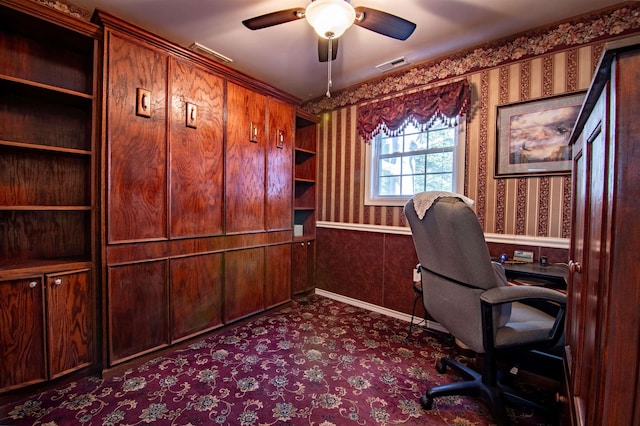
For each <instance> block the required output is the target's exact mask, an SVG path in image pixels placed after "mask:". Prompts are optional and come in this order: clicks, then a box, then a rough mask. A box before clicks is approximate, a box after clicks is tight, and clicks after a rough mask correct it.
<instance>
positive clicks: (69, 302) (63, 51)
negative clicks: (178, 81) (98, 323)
mask: <svg viewBox="0 0 640 426" xmlns="http://www.w3.org/2000/svg"><path fill="white" fill-rule="evenodd" d="M99 37H100V31H99V28H98V27H97V26H95V25H93V24H90V23H86V22H81V21H78V20H76V19H74V18H71V17H69V16H66V15H64V14H62V13H58V12H56V11H54V10H52V9H49V8H46V7H43V6H40V5H37V4H35V3H32V2H29V1H19V0H10V1H4V2H2V5H0V57H1V58H2V59H1V60H0V241H2V243H1V244H0V293H2V297H1V298H0V304H1V305H0V319H1V320H0V359H2V363H1V366H0V370H1V371H0V392H3V391H4V390H8V389H13V388H16V387H22V386H26V385H28V384H31V383H36V382H39V381H45V380H49V379H51V378H55V377H57V376H60V375H63V374H65V373H68V372H70V371H74V370H77V369H79V368H82V367H85V366H88V365H91V364H94V363H95V356H94V354H95V349H94V339H93V337H94V332H95V330H94V327H95V304H96V301H95V298H94V297H95V292H94V291H93V286H95V280H94V279H93V274H94V271H95V268H94V262H95V258H96V252H95V247H96V241H97V237H96V233H95V232H94V231H95V226H96V223H97V219H96V217H97V216H96V214H97V210H98V207H97V206H98V204H97V197H96V196H95V194H96V187H97V180H96V172H95V170H96V167H95V162H96V161H97V159H96V156H95V151H96V142H95V141H96V132H97V126H96V121H97V119H96V114H95V111H96V108H97V105H98V104H99V98H98V96H97V89H96V88H97V78H96V72H97V67H96V66H95V64H96V63H97V57H98V55H97V51H98V38H99ZM78 270H82V271H83V272H82V273H80V272H77V273H76V272H74V273H72V274H68V273H66V272H65V273H63V274H61V273H60V271H78ZM54 273H55V274H59V275H57V278H55V279H56V280H57V279H61V281H60V284H59V285H57V284H54V283H52V282H50V278H49V277H52V275H50V274H54ZM45 287H46V291H45ZM46 342H48V344H47V343H46Z"/></svg>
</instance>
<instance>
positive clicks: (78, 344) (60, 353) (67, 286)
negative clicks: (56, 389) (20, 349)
mask: <svg viewBox="0 0 640 426" xmlns="http://www.w3.org/2000/svg"><path fill="white" fill-rule="evenodd" d="M58 280H59V281H58ZM46 282H47V330H48V334H47V336H48V340H47V341H48V345H47V347H48V356H49V376H50V377H51V378H55V377H58V376H61V375H63V374H65V373H68V372H70V371H73V370H77V369H79V368H82V367H86V366H87V365H89V364H90V363H91V362H92V360H93V359H94V355H93V351H94V338H95V330H94V328H93V327H94V318H95V313H94V312H95V303H93V301H94V300H95V299H94V298H93V296H94V293H93V291H92V288H93V286H92V283H91V280H90V271H87V270H85V271H74V272H71V273H66V272H65V273H62V274H52V275H48V276H47V277H46Z"/></svg>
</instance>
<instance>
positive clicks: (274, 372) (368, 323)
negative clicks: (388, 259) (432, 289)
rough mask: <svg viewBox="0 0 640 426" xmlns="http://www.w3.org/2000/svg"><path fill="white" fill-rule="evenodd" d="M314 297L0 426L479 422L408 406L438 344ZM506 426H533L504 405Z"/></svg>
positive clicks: (35, 405)
mask: <svg viewBox="0 0 640 426" xmlns="http://www.w3.org/2000/svg"><path fill="white" fill-rule="evenodd" d="M407 326H408V324H407V323H406V322H404V321H399V320H396V319H393V318H389V317H385V316H382V315H379V314H376V313H372V312H369V311H366V310H363V309H360V308H355V307H352V306H349V305H345V304H343V303H340V302H336V301H334V300H331V299H327V298H324V297H320V296H315V295H314V296H310V297H308V298H305V299H301V300H298V301H295V302H293V303H292V304H291V305H290V306H288V307H286V308H284V309H281V310H278V311H276V312H272V313H269V314H267V315H265V316H261V317H259V318H255V319H252V320H250V321H249V322H246V323H243V324H242V325H238V326H236V327H232V328H230V329H228V330H225V331H223V332H221V333H220V334H217V335H214V336H212V337H209V338H207V339H204V340H202V341H199V342H197V343H194V344H192V345H190V346H189V347H187V348H185V349H180V350H176V351H174V352H171V353H170V354H168V355H166V356H162V357H159V358H156V359H154V360H152V361H149V362H147V363H145V364H142V365H139V366H137V367H135V368H132V369H130V370H127V371H126V372H124V373H123V374H122V375H120V376H118V377H115V378H111V379H108V380H107V379H100V378H97V377H90V378H87V379H84V380H81V381H78V382H73V383H71V384H69V385H68V386H67V387H64V388H61V389H55V390H51V391H48V392H44V393H42V394H39V395H34V396H32V397H30V398H28V399H25V400H22V401H20V402H17V403H15V404H11V405H9V406H4V407H0V425H32V424H38V425H71V424H74V425H76V424H77V425H139V424H148V423H154V424H158V425H198V424H209V425H216V424H224V425H256V426H258V425H273V424H278V425H318V426H331V425H354V426H356V425H394V424H404V425H425V424H428V425H489V424H493V418H492V416H491V414H490V413H489V412H488V409H487V406H486V405H485V404H484V403H482V402H478V401H476V400H474V399H471V398H466V397H445V398H440V399H436V401H435V403H434V407H433V410H431V411H424V410H423V409H422V408H421V407H420V403H419V399H420V396H421V395H422V394H423V393H424V391H425V390H426V389H427V388H428V387H429V386H433V385H436V384H442V383H448V382H451V381H454V380H456V379H457V378H456V377H455V376H454V375H453V373H450V372H448V373H447V374H444V375H441V374H438V373H437V372H436V370H435V363H436V360H437V359H438V358H440V357H442V356H445V355H449V346H448V341H447V339H445V338H442V337H441V336H439V335H437V334H431V333H426V332H423V331H422V330H420V329H416V332H415V333H414V336H412V338H411V339H410V340H409V341H406V340H405V337H406V333H407ZM508 414H509V416H510V418H511V420H512V422H513V424H517V425H540V424H544V422H543V421H542V420H541V418H540V417H539V416H536V415H535V413H531V412H530V411H526V410H520V409H517V410H516V409H508Z"/></svg>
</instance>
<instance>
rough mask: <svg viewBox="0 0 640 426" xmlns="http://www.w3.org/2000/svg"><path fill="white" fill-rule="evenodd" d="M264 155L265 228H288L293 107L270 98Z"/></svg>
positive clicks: (290, 217)
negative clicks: (265, 164) (267, 133)
mask: <svg viewBox="0 0 640 426" xmlns="http://www.w3.org/2000/svg"><path fill="white" fill-rule="evenodd" d="M278 139H281V140H278ZM266 152H267V176H266V190H267V198H266V204H265V207H266V229H267V230H278V229H291V228H292V226H291V225H292V223H291V220H292V213H291V209H292V206H293V202H292V201H293V200H292V196H293V195H292V192H293V189H292V186H293V180H292V179H291V175H292V173H293V162H292V158H293V107H292V106H291V105H287V104H284V103H282V102H277V101H275V100H273V99H269V139H268V141H267V146H266Z"/></svg>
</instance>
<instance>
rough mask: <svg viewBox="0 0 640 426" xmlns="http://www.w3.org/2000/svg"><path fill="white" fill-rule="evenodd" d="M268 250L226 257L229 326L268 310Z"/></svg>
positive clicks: (255, 249)
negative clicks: (266, 264)
mask: <svg viewBox="0 0 640 426" xmlns="http://www.w3.org/2000/svg"><path fill="white" fill-rule="evenodd" d="M264 259H265V254H264V247H257V248H252V249H245V250H236V251H229V252H227V253H225V280H224V293H225V303H224V307H225V315H224V317H225V322H228V321H233V320H236V319H240V318H243V317H246V316H248V315H251V314H253V313H256V312H260V311H262V310H263V309H264V272H265V270H264Z"/></svg>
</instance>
